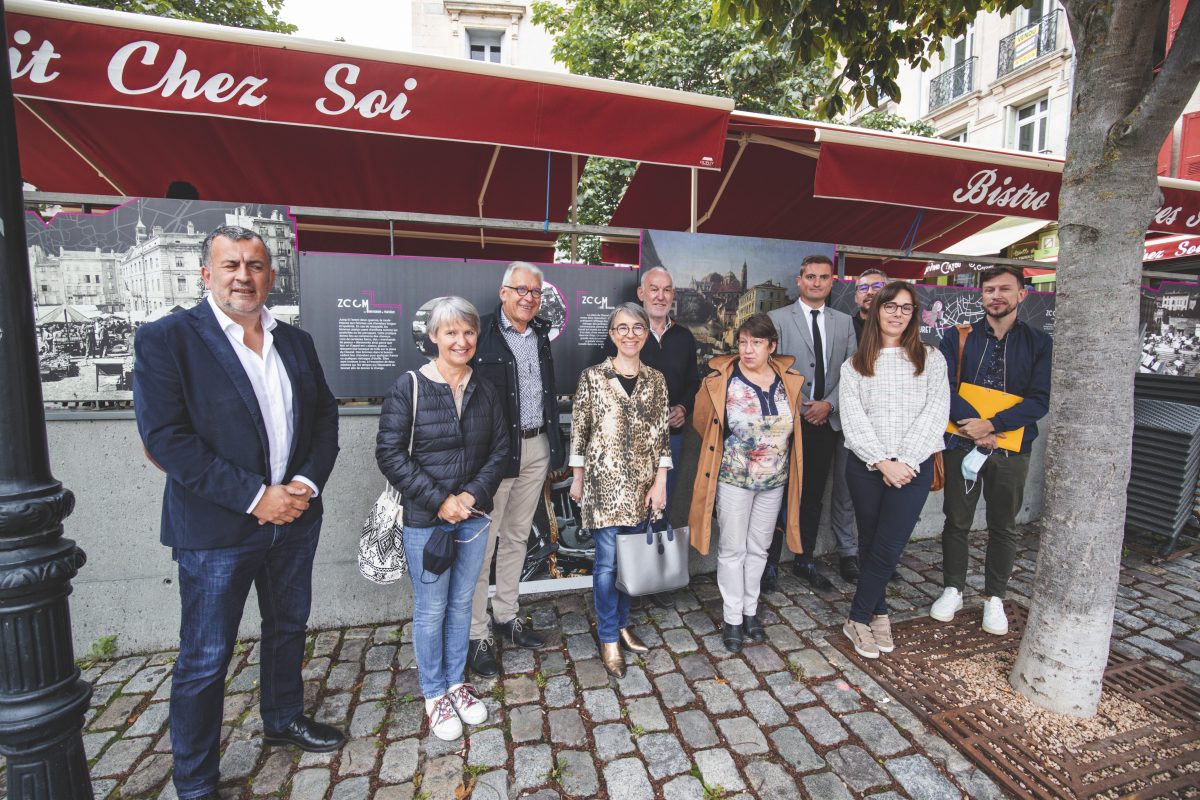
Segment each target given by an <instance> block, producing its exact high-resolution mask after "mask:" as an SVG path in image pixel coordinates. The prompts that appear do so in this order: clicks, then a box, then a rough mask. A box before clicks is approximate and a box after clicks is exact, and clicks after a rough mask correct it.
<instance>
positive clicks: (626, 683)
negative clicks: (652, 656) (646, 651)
mask: <svg viewBox="0 0 1200 800" xmlns="http://www.w3.org/2000/svg"><path fill="white" fill-rule="evenodd" d="M617 690H618V691H620V693H621V696H622V697H637V696H639V695H644V694H650V693H651V692H652V691H654V687H653V686H651V685H650V679H649V678H647V677H646V672H645V671H644V670H643V669H642V668H641V667H637V666H634V667H628V668H626V670H625V677H623V678H618V679H617Z"/></svg>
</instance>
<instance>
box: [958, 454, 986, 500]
mask: <svg viewBox="0 0 1200 800" xmlns="http://www.w3.org/2000/svg"><path fill="white" fill-rule="evenodd" d="M989 455H991V453H985V452H983V451H982V450H980V449H979V448H978V447H973V448H971V452H969V453H967V454H966V456H964V457H963V461H962V476H963V480H965V481H966V482H967V484H968V486H967V494H970V493H971V490H972V489H974V488H975V483H976V481H977V480H978V478H979V470H981V469H983V465H984V464H986V463H987V460H988V456H989Z"/></svg>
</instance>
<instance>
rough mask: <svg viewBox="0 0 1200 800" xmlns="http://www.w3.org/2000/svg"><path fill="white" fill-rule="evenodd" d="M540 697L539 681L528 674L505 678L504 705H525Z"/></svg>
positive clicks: (534, 701)
mask: <svg viewBox="0 0 1200 800" xmlns="http://www.w3.org/2000/svg"><path fill="white" fill-rule="evenodd" d="M539 697H540V692H539V691H538V685H537V682H536V681H534V679H533V678H531V677H529V676H528V675H521V676H518V677H516V678H505V679H504V705H506V706H523V705H525V704H526V703H536V702H537V701H538V699H539Z"/></svg>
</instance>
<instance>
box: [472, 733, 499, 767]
mask: <svg viewBox="0 0 1200 800" xmlns="http://www.w3.org/2000/svg"><path fill="white" fill-rule="evenodd" d="M467 732H468V736H467V747H468V748H469V749H468V750H467V763H468V764H471V765H472V766H482V767H502V766H504V764H505V762H507V761H508V746H507V745H506V744H505V743H504V731H502V730H500V729H499V728H487V729H485V730H482V731H475V730H471V729H470V728H469V727H468V728H467Z"/></svg>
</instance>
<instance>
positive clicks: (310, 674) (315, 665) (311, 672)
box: [300, 658, 333, 681]
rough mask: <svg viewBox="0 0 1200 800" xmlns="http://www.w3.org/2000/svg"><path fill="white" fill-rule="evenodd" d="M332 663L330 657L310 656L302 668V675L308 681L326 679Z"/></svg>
mask: <svg viewBox="0 0 1200 800" xmlns="http://www.w3.org/2000/svg"><path fill="white" fill-rule="evenodd" d="M332 663H333V662H331V661H330V660H329V659H328V658H310V659H309V660H308V661H307V662H305V664H304V668H303V669H302V670H300V677H301V678H302V679H303V680H306V681H320V680H324V679H325V676H326V675H328V674H329V668H330V666H331V665H332Z"/></svg>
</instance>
